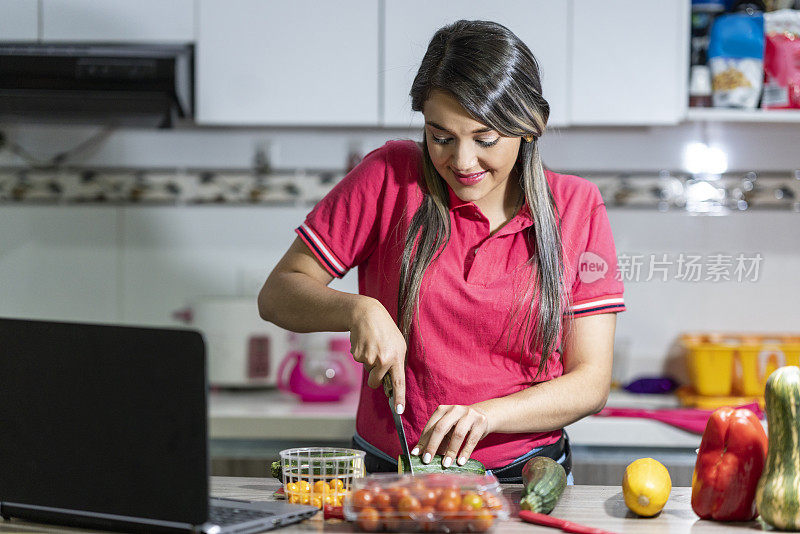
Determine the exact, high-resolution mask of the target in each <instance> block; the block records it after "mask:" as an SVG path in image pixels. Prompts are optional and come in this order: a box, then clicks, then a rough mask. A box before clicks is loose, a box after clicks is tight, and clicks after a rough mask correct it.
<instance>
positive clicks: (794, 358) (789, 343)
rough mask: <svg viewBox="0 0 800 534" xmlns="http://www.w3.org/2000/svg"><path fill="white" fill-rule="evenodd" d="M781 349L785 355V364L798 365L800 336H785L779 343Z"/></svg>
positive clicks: (799, 363)
mask: <svg viewBox="0 0 800 534" xmlns="http://www.w3.org/2000/svg"><path fill="white" fill-rule="evenodd" d="M781 349H782V350H783V354H784V356H785V357H786V365H796V366H800V337H797V336H787V339H786V340H785V341H784V342H783V343H781Z"/></svg>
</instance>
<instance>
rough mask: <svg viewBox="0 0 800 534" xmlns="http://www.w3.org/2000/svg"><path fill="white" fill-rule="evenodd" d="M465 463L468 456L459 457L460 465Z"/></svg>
mask: <svg viewBox="0 0 800 534" xmlns="http://www.w3.org/2000/svg"><path fill="white" fill-rule="evenodd" d="M465 463H467V459H466V457H464V456H462V457H461V458H459V459H458V465H464V464H465Z"/></svg>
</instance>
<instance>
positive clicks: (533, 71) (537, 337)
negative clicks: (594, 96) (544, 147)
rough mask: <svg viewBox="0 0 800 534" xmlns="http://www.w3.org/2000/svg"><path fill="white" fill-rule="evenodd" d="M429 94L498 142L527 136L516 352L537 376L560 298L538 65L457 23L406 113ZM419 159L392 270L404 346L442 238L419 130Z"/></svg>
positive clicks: (552, 340) (487, 30) (491, 27)
mask: <svg viewBox="0 0 800 534" xmlns="http://www.w3.org/2000/svg"><path fill="white" fill-rule="evenodd" d="M434 90H439V91H445V92H447V93H449V94H451V95H452V96H453V97H454V98H455V99H456V100H457V101H458V102H459V103H460V104H461V106H462V107H464V109H466V110H467V112H468V113H469V114H470V115H472V117H473V118H474V119H475V120H477V121H479V122H481V123H483V124H486V125H487V126H489V127H490V128H492V129H494V130H497V131H498V132H499V133H500V134H502V135H506V136H517V137H523V138H524V137H526V136H532V140H531V141H525V140H523V141H522V142H521V143H520V149H519V154H518V156H517V161H516V164H515V166H514V169H515V170H516V175H517V176H518V178H519V183H520V186H521V188H522V191H523V194H524V196H525V203H526V204H527V206H528V209H529V210H530V213H531V216H532V217H533V225H532V226H531V227H530V229H529V230H528V232H529V234H528V237H529V239H530V242H532V243H534V245H535V249H534V251H533V254H532V256H531V258H530V259H529V261H528V263H529V265H531V266H532V269H531V277H530V284H529V287H528V290H527V291H525V292H524V295H523V299H524V301H529V305H528V306H527V309H526V310H525V311H524V319H523V322H522V324H523V329H522V340H523V347H524V346H525V344H526V343H528V344H530V346H531V350H530V354H531V357H533V355H534V354H535V349H536V348H539V347H540V348H541V349H542V358H541V360H540V362H539V366H538V369H537V372H536V376H537V377H538V376H539V374H540V373H541V372H543V371H544V370H546V366H547V361H548V359H549V355H550V354H552V352H553V351H554V350H556V349H557V348H558V347H556V346H555V345H556V339H557V337H558V334H559V331H560V329H561V327H562V314H563V313H564V310H565V309H566V308H567V298H568V297H567V293H566V291H565V290H564V280H563V277H564V275H563V256H562V245H561V232H560V229H559V221H558V214H557V212H556V208H555V203H554V201H553V196H552V193H551V191H550V187H549V186H548V184H547V179H546V178H545V174H544V168H543V166H542V161H541V157H540V155H539V143H538V140H539V137H541V135H542V134H543V133H544V130H545V126H546V124H547V119H548V117H549V115H550V105H549V104H548V103H547V101H546V100H545V99H544V98H543V97H542V86H541V81H540V77H539V67H538V64H537V62H536V59H535V58H534V56H533V54H532V53H531V51H530V49H528V47H527V46H526V45H525V43H523V42H522V41H521V40H520V39H519V38H518V37H517V36H516V35H514V33H513V32H511V30H509V29H508V28H506V27H505V26H502V25H500V24H497V23H494V22H488V21H480V20H476V21H467V20H459V21H457V22H454V23H453V24H450V25H448V26H445V27H443V28H441V29H440V30H438V31H437V32H436V33H435V34H434V36H433V38H432V39H431V41H430V44H429V45H428V50H427V51H426V52H425V56H424V57H423V59H422V64H421V65H420V68H419V70H418V72H417V75H416V77H415V78H414V83H413V84H412V86H411V92H410V95H411V108H412V109H413V110H414V111H419V112H422V111H423V106H424V104H425V101H426V100H427V99H428V98H429V97H430V95H431V92H432V91H434ZM529 138H530V137H529ZM422 153H423V164H422V174H423V180H424V184H423V188H422V189H423V193H424V197H423V201H422V204H421V205H420V207H419V208H418V209H417V211H416V212H415V213H414V216H413V217H412V219H411V223H410V226H409V229H408V233H407V234H406V239H405V247H404V250H403V257H402V264H401V268H400V288H399V298H398V322H399V325H400V329H401V331H402V332H403V335H404V336H405V338H406V342H408V341H409V336H410V333H411V330H412V327H413V318H414V316H415V314H418V313H419V295H420V288H421V286H422V279H423V276H424V274H425V271H426V269H427V268H428V266H429V265H430V264H431V262H433V261H434V260H435V257H436V254H437V252H438V251H440V250H441V249H442V248H443V246H444V245H446V244H447V242H448V241H449V239H450V214H449V207H448V193H447V186H446V184H445V181H444V179H443V178H442V177H441V176H440V175H439V173H438V172H437V171H436V168H435V167H434V165H433V162H432V161H431V158H430V154H429V153H428V147H427V141H426V139H425V133H424V130H423V142H422ZM512 173H513V171H512ZM512 176H514V174H512ZM509 179H511V178H509ZM537 296H538V299H537V298H536V297H537ZM537 300H538V308H537V306H535V304H536V303H537ZM516 315H517V314H516V312H514V313H513V314H512V317H511V319H512V320H513V319H514V317H516ZM534 315H535V317H534ZM531 332H532V338H531ZM524 352H525V350H524V348H523V353H524Z"/></svg>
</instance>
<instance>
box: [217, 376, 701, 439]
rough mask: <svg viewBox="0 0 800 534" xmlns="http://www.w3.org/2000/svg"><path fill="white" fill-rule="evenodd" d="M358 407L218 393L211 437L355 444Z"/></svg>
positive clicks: (633, 434)
mask: <svg viewBox="0 0 800 534" xmlns="http://www.w3.org/2000/svg"><path fill="white" fill-rule="evenodd" d="M357 404H358V394H357V393H355V394H352V395H349V396H348V397H346V398H344V399H343V400H342V401H341V402H332V403H302V402H300V401H298V400H297V399H296V398H295V397H294V396H291V395H288V394H286V393H283V392H281V391H278V390H260V391H217V392H212V394H211V396H210V400H209V433H210V437H211V439H212V440H214V439H223V440H259V439H261V440H269V439H274V440H283V441H290V440H303V441H314V440H321V441H335V440H339V441H349V439H350V437H351V436H352V435H353V432H354V431H355V413H356V406H357ZM607 405H608V406H614V407H634V408H675V407H678V400H677V398H676V397H675V396H674V395H635V394H631V393H627V392H625V391H612V392H611V395H610V396H609V400H608V403H607ZM387 411H388V408H387ZM567 432H568V433H569V436H570V440H571V443H572V444H573V445H576V446H600V447H618V446H626V447H660V448H664V447H667V448H676V449H689V448H691V449H694V448H697V447H699V446H700V436H699V435H698V434H692V433H691V432H686V431H684V430H681V429H678V428H675V427H672V426H669V425H667V424H664V423H661V422H658V421H652V420H648V419H634V418H620V417H597V416H591V417H586V418H584V419H582V420H580V421H577V422H575V423H573V424H571V425H569V426H568V427H567Z"/></svg>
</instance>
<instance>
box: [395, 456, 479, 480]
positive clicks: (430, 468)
mask: <svg viewBox="0 0 800 534" xmlns="http://www.w3.org/2000/svg"><path fill="white" fill-rule="evenodd" d="M442 458H443V456H442V455H441V454H437V455H436V456H434V457H433V458H431V461H430V463H427V464H423V463H422V459H421V458H420V457H419V456H412V457H411V458H408V457H407V456H405V455H403V454H401V455H400V456H398V457H397V472H398V473H400V474H401V475H402V474H403V473H410V472H411V466H414V474H425V473H443V472H447V473H468V474H474V475H484V474H486V468H485V467H484V466H483V464H482V463H480V462H479V461H478V460H473V459H472V458H470V459H469V460H467V463H465V464H464V465H458V464H457V463H456V462H453V464H452V465H451V466H450V467H444V466H443V465H442Z"/></svg>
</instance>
